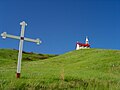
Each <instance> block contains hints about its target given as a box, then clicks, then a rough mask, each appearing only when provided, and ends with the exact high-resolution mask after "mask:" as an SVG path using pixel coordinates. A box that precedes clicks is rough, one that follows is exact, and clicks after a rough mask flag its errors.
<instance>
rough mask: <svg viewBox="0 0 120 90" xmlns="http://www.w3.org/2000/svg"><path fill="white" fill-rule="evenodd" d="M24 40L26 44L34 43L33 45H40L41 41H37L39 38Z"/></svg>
mask: <svg viewBox="0 0 120 90" xmlns="http://www.w3.org/2000/svg"><path fill="white" fill-rule="evenodd" d="M24 40H25V41H28V42H34V43H37V44H40V43H41V41H40V40H39V38H37V39H30V38H24Z"/></svg>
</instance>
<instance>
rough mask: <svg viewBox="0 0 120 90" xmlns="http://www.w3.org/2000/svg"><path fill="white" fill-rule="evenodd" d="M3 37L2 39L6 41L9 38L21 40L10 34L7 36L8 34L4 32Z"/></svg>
mask: <svg viewBox="0 0 120 90" xmlns="http://www.w3.org/2000/svg"><path fill="white" fill-rule="evenodd" d="M1 36H2V38H4V39H6V38H7V37H8V38H13V39H20V37H19V36H14V35H10V34H7V33H6V32H3V33H2V34H1Z"/></svg>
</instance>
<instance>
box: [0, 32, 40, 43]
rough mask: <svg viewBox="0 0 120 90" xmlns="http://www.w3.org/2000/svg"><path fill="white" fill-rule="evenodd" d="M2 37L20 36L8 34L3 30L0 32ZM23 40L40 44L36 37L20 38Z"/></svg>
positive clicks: (16, 37)
mask: <svg viewBox="0 0 120 90" xmlns="http://www.w3.org/2000/svg"><path fill="white" fill-rule="evenodd" d="M1 36H2V38H4V39H6V38H7V37H8V38H13V39H19V40H20V39H21V37H19V36H14V35H10V34H7V33H6V32H3V33H2V34H1ZM22 39H23V40H25V41H28V42H34V43H37V44H40V43H41V41H40V40H39V39H38V38H37V39H30V38H22Z"/></svg>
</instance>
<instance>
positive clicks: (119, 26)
mask: <svg viewBox="0 0 120 90" xmlns="http://www.w3.org/2000/svg"><path fill="white" fill-rule="evenodd" d="M0 11H1V12H0V33H2V32H7V33H8V34H12V35H17V36H20V30H21V26H20V22H22V21H25V22H26V23H27V26H26V29H25V37H27V38H33V39H36V38H40V40H41V41H42V43H41V44H40V45H37V44H36V43H32V42H25V41H24V48H23V50H24V51H27V52H36V53H44V54H64V53H66V52H69V51H72V50H75V45H76V42H77V41H79V42H82V43H84V42H85V37H86V36H88V38H89V43H90V45H91V48H102V49H116V50H120V40H119V38H120V0H0ZM18 47H19V40H14V39H10V38H6V39H5V40H4V39H2V38H1V37H0V48H10V49H18Z"/></svg>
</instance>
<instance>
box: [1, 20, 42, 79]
mask: <svg viewBox="0 0 120 90" xmlns="http://www.w3.org/2000/svg"><path fill="white" fill-rule="evenodd" d="M20 25H21V35H20V36H14V35H10V34H7V33H6V32H3V33H2V34H1V36H2V38H4V39H5V38H7V37H8V38H13V39H18V40H20V42H19V53H18V63H17V73H16V77H17V78H20V71H21V60H22V50H23V41H24V40H25V41H29V42H35V43H37V44H40V43H41V41H40V40H39V39H38V38H37V39H30V38H25V37H24V31H25V26H27V24H26V23H25V22H24V21H23V22H21V23H20Z"/></svg>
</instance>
